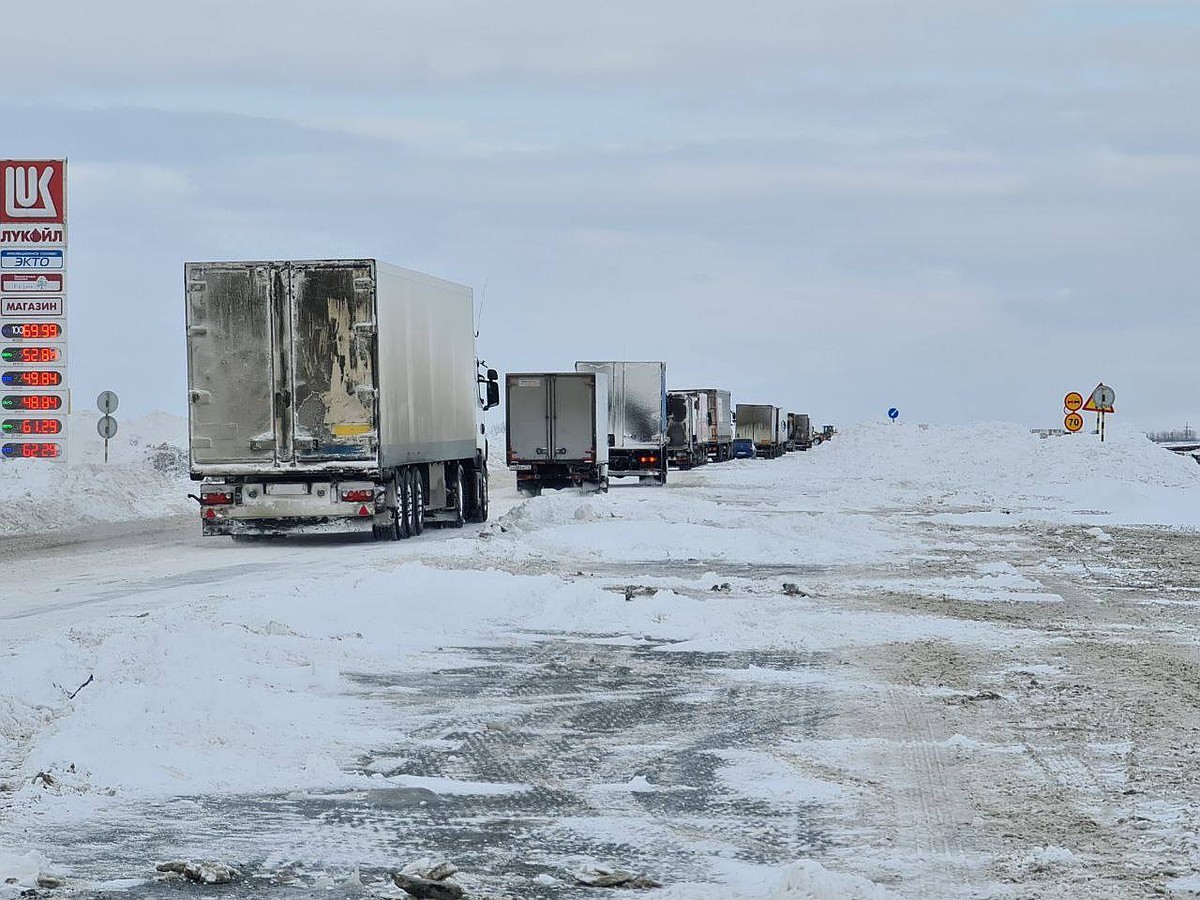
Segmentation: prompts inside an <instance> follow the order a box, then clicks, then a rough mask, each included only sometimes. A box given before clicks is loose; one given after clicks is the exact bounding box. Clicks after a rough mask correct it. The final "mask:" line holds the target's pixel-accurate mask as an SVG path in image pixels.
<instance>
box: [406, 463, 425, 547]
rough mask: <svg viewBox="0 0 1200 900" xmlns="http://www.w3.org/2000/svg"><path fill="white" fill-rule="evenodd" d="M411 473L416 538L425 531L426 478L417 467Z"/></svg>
mask: <svg viewBox="0 0 1200 900" xmlns="http://www.w3.org/2000/svg"><path fill="white" fill-rule="evenodd" d="M409 471H410V472H412V486H413V490H412V498H413V503H412V533H413V536H414V537H415V536H416V535H418V534H421V533H423V532H424V531H425V477H424V475H422V473H421V470H420V469H419V468H417V467H413V468H412V469H410V470H409Z"/></svg>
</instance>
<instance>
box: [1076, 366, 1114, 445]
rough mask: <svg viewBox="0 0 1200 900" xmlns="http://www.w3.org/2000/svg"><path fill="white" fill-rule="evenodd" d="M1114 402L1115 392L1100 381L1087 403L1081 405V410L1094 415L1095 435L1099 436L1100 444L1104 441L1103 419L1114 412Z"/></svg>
mask: <svg viewBox="0 0 1200 900" xmlns="http://www.w3.org/2000/svg"><path fill="white" fill-rule="evenodd" d="M1116 402H1117V392H1116V391H1114V390H1113V389H1112V388H1111V387H1109V386H1108V385H1107V384H1105V383H1104V382H1103V381H1102V382H1100V383H1099V384H1098V385H1096V387H1095V388H1094V389H1093V390H1092V393H1091V396H1090V397H1088V399H1087V403H1085V404H1084V405H1083V409H1085V410H1087V411H1088V412H1094V413H1095V414H1096V433H1097V434H1099V435H1100V440H1101V442H1103V441H1104V417H1105V416H1107V415H1108V414H1109V413H1115V412H1116V409H1115V407H1114V406H1113V404H1114V403H1116Z"/></svg>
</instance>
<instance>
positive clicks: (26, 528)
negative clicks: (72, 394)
mask: <svg viewBox="0 0 1200 900" xmlns="http://www.w3.org/2000/svg"><path fill="white" fill-rule="evenodd" d="M97 417H98V414H95V415H94V414H90V413H75V414H73V415H72V416H71V417H70V428H69V440H70V443H69V448H68V454H67V458H66V461H65V462H51V461H48V460H5V461H0V505H2V506H3V509H4V515H3V516H0V534H4V535H25V534H39V533H43V532H47V531H56V530H60V529H68V528H77V527H80V526H86V525H93V524H96V523H101V522H107V523H115V522H130V521H136V520H144V519H152V518H161V517H164V516H172V515H181V514H184V513H187V512H188V511H189V505H190V504H191V502H192V501H190V500H188V499H187V492H188V491H189V490H190V489H191V488H190V487H189V484H190V482H189V481H188V477H187V466H188V464H187V450H186V447H187V421H186V420H184V419H181V418H180V417H178V416H173V415H169V414H167V413H152V414H151V415H148V416H144V417H142V418H140V419H133V420H131V421H128V422H126V421H124V420H121V419H120V418H119V416H118V421H119V422H120V430H119V431H118V433H117V436H116V437H115V438H113V440H112V441H110V442H109V461H108V462H107V463H105V462H104V441H103V440H102V439H101V438H100V437H99V435H98V434H97V433H96V419H97Z"/></svg>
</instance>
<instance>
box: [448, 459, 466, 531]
mask: <svg viewBox="0 0 1200 900" xmlns="http://www.w3.org/2000/svg"><path fill="white" fill-rule="evenodd" d="M449 475H450V479H449V483H448V484H447V485H446V487H447V488H449V489H450V490H451V491H453V492H454V510H453V515H454V518H453V519H451V520H450V521H449V522H447V523H446V524H447V525H449V526H450V527H451V528H462V527H463V523H464V522H465V521H466V517H465V513H466V499H467V498H466V496H465V494H466V486H467V483H466V478H465V477H464V476H463V467H462V463H455V464H454V465H453V466H452V467H451V469H450V472H449Z"/></svg>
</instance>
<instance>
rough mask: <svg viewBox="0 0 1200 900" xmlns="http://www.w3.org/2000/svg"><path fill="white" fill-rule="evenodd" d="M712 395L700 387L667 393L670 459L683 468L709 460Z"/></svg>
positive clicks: (672, 462)
mask: <svg viewBox="0 0 1200 900" xmlns="http://www.w3.org/2000/svg"><path fill="white" fill-rule="evenodd" d="M708 417H709V416H708V395H707V394H703V393H700V392H698V391H670V392H669V393H668V394H667V460H668V461H669V463H670V464H671V465H672V466H675V467H677V468H680V469H691V468H694V467H696V466H702V465H704V464H705V463H706V462H708V451H707V449H705V446H704V438H705V437H706V436H707V432H708V425H707V424H706V423H707V422H708Z"/></svg>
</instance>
